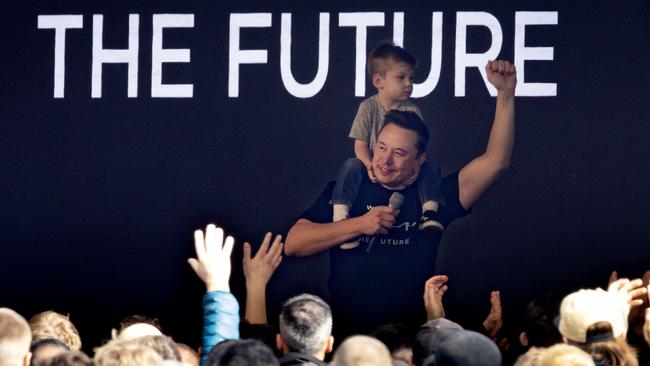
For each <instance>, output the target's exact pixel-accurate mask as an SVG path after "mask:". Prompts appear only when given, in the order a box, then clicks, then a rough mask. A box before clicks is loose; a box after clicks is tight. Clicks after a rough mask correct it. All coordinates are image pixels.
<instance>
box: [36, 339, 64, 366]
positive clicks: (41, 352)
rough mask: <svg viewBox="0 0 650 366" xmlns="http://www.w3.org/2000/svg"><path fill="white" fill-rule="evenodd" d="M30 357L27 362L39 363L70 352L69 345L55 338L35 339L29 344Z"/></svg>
mask: <svg viewBox="0 0 650 366" xmlns="http://www.w3.org/2000/svg"><path fill="white" fill-rule="evenodd" d="M29 351H30V352H31V353H32V358H31V359H30V362H29V364H30V365H32V366H34V365H40V364H41V363H42V362H43V361H44V360H47V359H49V358H52V357H56V356H58V355H61V354H64V353H68V352H70V347H68V345H67V344H65V343H63V342H61V341H60V340H58V339H55V338H44V339H37V340H35V341H33V342H32V344H31V345H30V346H29Z"/></svg>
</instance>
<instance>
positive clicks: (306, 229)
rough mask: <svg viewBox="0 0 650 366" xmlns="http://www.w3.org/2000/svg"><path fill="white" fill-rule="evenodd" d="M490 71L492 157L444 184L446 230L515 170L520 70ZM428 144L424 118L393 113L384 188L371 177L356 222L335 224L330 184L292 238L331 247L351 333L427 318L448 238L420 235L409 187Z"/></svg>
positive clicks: (289, 244) (376, 160)
mask: <svg viewBox="0 0 650 366" xmlns="http://www.w3.org/2000/svg"><path fill="white" fill-rule="evenodd" d="M486 72H487V76H488V80H489V82H490V83H491V84H492V85H493V86H494V87H495V88H496V89H497V91H498V95H497V100H496V112H495V118H494V123H493V125H492V130H491V132H490V138H489V141H488V146H487V148H486V151H485V153H484V154H482V155H481V156H479V157H477V158H476V159H474V160H473V161H471V162H470V163H469V164H467V165H466V166H465V167H463V168H462V169H461V170H460V171H459V172H457V173H454V174H451V175H449V176H447V177H445V178H444V179H443V182H442V191H443V195H444V198H445V201H446V206H443V207H441V208H440V210H439V215H440V217H441V220H442V224H443V225H444V226H445V227H446V226H447V225H448V224H449V223H450V222H451V221H453V220H454V219H456V218H458V217H461V216H463V215H466V214H467V213H469V210H470V209H471V207H472V206H473V205H474V203H475V202H476V201H477V200H478V199H479V198H480V196H481V195H482V194H483V193H484V192H485V191H486V190H487V189H488V188H489V187H490V185H492V183H494V181H495V180H496V179H497V177H498V176H499V175H500V174H501V173H502V172H503V171H504V170H505V169H507V168H508V166H509V165H510V159H511V155H512V146H513V143H514V110H515V107H514V105H515V104H514V91H515V85H516V83H517V79H516V72H515V68H514V66H513V65H511V64H510V63H509V62H507V61H500V60H498V61H491V62H488V64H487V65H486ZM427 142H428V130H427V128H426V125H424V123H423V122H422V120H420V119H419V117H417V116H416V115H415V114H413V113H409V112H398V111H390V112H389V113H387V114H386V118H385V125H384V127H383V129H382V130H381V132H380V134H379V136H378V139H377V148H376V150H375V154H374V155H373V157H372V166H373V171H374V172H375V174H376V177H377V183H372V182H370V181H369V180H367V179H364V182H363V184H362V187H361V189H360V192H359V194H358V196H357V199H356V201H355V202H354V204H353V207H352V209H351V210H350V218H349V219H347V220H342V221H338V222H330V221H331V217H332V212H331V206H329V205H328V200H329V197H331V190H332V187H333V184H330V185H328V187H327V188H326V190H325V191H324V192H323V193H322V194H321V196H320V197H319V199H318V200H317V201H316V202H315V203H314V205H312V207H310V208H309V209H308V210H307V211H306V212H304V213H303V214H302V216H301V218H300V219H299V220H298V221H297V222H296V223H295V224H294V225H293V227H292V228H291V229H290V231H289V233H288V235H287V239H286V242H285V250H286V253H287V254H288V255H296V256H307V255H312V254H316V253H320V252H323V251H326V250H329V252H330V278H329V289H330V296H331V301H330V304H331V306H332V309H333V312H334V318H335V319H336V322H337V324H344V325H346V326H349V327H350V329H348V330H349V331H354V332H369V331H370V330H372V329H374V328H375V327H377V326H378V325H382V324H386V323H394V322H402V323H405V324H407V325H410V326H414V327H416V326H418V325H419V324H422V322H423V320H424V314H423V310H421V308H422V306H421V296H422V295H421V284H422V283H424V282H425V281H426V280H427V279H428V278H429V277H431V276H432V275H433V274H434V273H435V269H434V268H433V267H434V264H435V258H436V254H437V249H438V244H439V242H440V238H441V234H440V232H433V231H427V230H417V223H418V222H419V219H420V215H421V205H420V202H418V201H419V200H418V198H417V196H418V195H417V184H411V185H408V183H409V182H410V181H412V178H413V175H414V172H415V174H416V175H417V172H418V169H419V167H420V165H422V164H423V163H424V161H425V160H426V154H425V150H426V144H427ZM396 191H397V192H400V193H401V194H402V195H403V196H404V200H403V203H402V204H401V206H400V208H399V213H398V212H397V210H395V209H394V208H392V207H390V206H387V205H386V204H387V203H388V202H389V199H390V197H391V195H392V193H393V192H396ZM359 236H360V242H361V243H362V245H360V246H358V247H356V248H355V249H352V250H346V251H343V250H341V249H339V248H338V245H339V244H340V243H344V242H347V241H350V240H351V239H354V238H356V237H359ZM339 330H340V329H339ZM337 333H338V332H337ZM342 333H347V332H344V331H343V332H342Z"/></svg>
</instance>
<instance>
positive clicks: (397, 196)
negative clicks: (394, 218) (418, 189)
mask: <svg viewBox="0 0 650 366" xmlns="http://www.w3.org/2000/svg"><path fill="white" fill-rule="evenodd" d="M402 203H404V195H403V194H401V193H399V192H393V194H391V195H390V198H389V199H388V206H389V207H392V208H393V209H395V211H397V210H399V208H400V206H402ZM376 238H377V236H373V237H372V238H371V239H370V243H369V244H368V249H366V253H369V252H370V249H372V245H373V244H374V243H375V239H376Z"/></svg>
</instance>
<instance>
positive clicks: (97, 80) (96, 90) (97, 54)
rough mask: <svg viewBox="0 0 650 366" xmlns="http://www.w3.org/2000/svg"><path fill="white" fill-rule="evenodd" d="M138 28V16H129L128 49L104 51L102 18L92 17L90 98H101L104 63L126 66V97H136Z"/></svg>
mask: <svg viewBox="0 0 650 366" xmlns="http://www.w3.org/2000/svg"><path fill="white" fill-rule="evenodd" d="M139 28H140V16H139V15H138V14H129V48H127V49H104V46H103V32H104V16H103V15H101V14H94V15H93V66H92V88H91V92H90V94H91V97H92V98H101V97H102V65H103V64H105V63H107V64H108V63H112V64H120V63H126V64H128V72H127V74H128V88H127V90H128V91H127V96H128V97H129V98H136V97H137V96H138V32H139Z"/></svg>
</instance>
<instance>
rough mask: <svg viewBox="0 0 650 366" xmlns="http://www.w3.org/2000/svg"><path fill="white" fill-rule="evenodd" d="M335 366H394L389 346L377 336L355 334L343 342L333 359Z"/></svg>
mask: <svg viewBox="0 0 650 366" xmlns="http://www.w3.org/2000/svg"><path fill="white" fill-rule="evenodd" d="M331 364H332V365H334V366H369V365H373V366H392V365H393V360H392V359H391V357H390V352H388V348H386V346H385V345H384V344H383V343H381V342H380V341H378V340H377V339H375V338H372V337H368V336H364V335H355V336H352V337H348V338H346V339H345V341H343V343H341V345H340V346H339V348H338V349H337V350H336V352H335V353H334V358H333V359H332V363H331Z"/></svg>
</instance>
